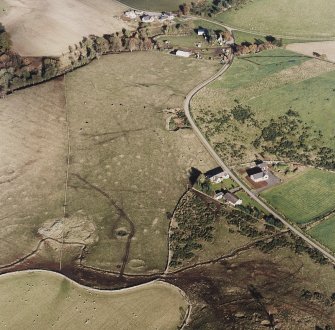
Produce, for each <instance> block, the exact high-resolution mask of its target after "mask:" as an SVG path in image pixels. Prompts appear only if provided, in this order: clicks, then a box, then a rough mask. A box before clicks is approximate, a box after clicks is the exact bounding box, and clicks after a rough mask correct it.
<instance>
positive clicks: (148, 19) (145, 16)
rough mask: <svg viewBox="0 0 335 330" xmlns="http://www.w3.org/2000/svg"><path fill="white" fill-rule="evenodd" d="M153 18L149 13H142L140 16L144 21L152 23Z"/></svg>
mask: <svg viewBox="0 0 335 330" xmlns="http://www.w3.org/2000/svg"><path fill="white" fill-rule="evenodd" d="M154 20H155V18H154V17H153V16H150V15H144V16H142V17H141V21H142V22H144V23H152V22H153V21H154Z"/></svg>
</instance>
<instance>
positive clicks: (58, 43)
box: [0, 0, 129, 56]
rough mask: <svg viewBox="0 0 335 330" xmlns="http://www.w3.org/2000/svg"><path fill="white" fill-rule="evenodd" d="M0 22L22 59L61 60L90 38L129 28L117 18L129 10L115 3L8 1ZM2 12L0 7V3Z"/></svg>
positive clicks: (59, 0) (107, 1)
mask: <svg viewBox="0 0 335 330" xmlns="http://www.w3.org/2000/svg"><path fill="white" fill-rule="evenodd" d="M6 2H7V3H8V7H9V9H8V10H7V11H6V12H5V13H4V14H3V15H2V16H1V22H2V24H3V25H4V26H5V28H6V30H7V31H8V32H9V33H10V35H11V39H12V41H13V49H14V50H15V51H17V52H18V53H19V54H20V55H23V56H59V55H61V54H62V53H64V52H67V51H68V47H69V46H70V45H74V44H76V43H78V42H79V41H81V40H82V38H83V37H84V36H88V35H90V34H95V35H103V34H105V33H112V32H116V31H121V30H122V28H129V26H128V25H127V24H126V23H125V22H124V21H122V20H121V19H120V18H118V16H119V15H121V14H122V12H123V11H124V10H125V9H126V6H123V5H122V4H120V3H119V2H116V1H113V0H101V1H98V2H97V1H94V0H58V1H52V0H23V1H19V0H6ZM0 8H1V3H0Z"/></svg>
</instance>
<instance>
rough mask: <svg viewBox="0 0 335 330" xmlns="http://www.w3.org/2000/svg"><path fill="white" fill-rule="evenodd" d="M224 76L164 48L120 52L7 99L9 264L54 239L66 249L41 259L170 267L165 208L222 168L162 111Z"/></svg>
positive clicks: (0, 197)
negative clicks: (199, 177) (193, 172)
mask: <svg viewBox="0 0 335 330" xmlns="http://www.w3.org/2000/svg"><path fill="white" fill-rule="evenodd" d="M120 63H123V65H122V66H120ZM138 63H141V65H138ZM217 69H218V67H217V64H215V63H213V62H206V61H204V62H201V63H200V62H198V61H195V60H192V59H181V58H176V57H173V56H170V55H166V54H162V53H158V52H139V53H132V54H130V53H129V54H128V53H127V54H119V55H110V56H104V57H102V58H101V59H100V60H96V61H94V62H92V63H91V64H90V65H88V66H85V67H83V68H80V69H78V70H76V71H74V72H72V73H70V74H68V75H66V77H65V78H64V80H63V79H61V78H59V79H56V80H52V81H50V82H46V83H44V84H41V85H38V86H34V87H30V88H27V89H24V90H20V91H17V92H15V93H14V94H12V95H9V96H7V97H6V98H5V99H3V100H2V101H1V104H0V121H1V124H2V129H1V132H0V137H1V141H2V143H1V146H0V150H1V154H2V155H3V156H2V157H1V160H0V180H1V181H0V182H1V185H2V188H3V189H1V191H0V205H1V210H0V218H1V224H2V226H1V230H0V237H1V241H0V247H1V251H2V253H1V257H0V265H1V266H3V265H5V264H8V263H11V262H13V261H15V260H17V259H19V258H22V257H23V256H25V255H27V254H28V253H30V252H31V251H33V250H34V249H35V248H36V247H37V244H38V243H39V242H40V240H41V239H42V238H44V239H45V238H48V237H51V238H53V239H58V241H60V242H61V241H62V239H63V238H64V243H65V244H63V246H62V244H60V243H57V242H54V241H53V242H52V244H51V241H50V240H49V241H48V242H45V244H42V245H41V247H40V251H39V253H38V255H36V258H37V259H38V261H40V262H42V261H47V262H53V263H58V262H59V261H60V260H62V262H63V265H64V264H65V263H66V262H71V261H72V260H73V259H74V258H77V257H78V254H79V252H80V247H82V246H83V245H86V246H87V249H86V250H85V251H87V253H86V254H85V256H84V257H85V258H84V259H83V260H82V262H83V263H84V264H87V265H89V266H94V267H98V268H102V269H106V270H111V271H115V272H119V271H120V270H121V267H126V269H125V271H126V272H130V273H142V272H143V273H148V272H160V271H162V270H164V267H165V264H166V258H167V253H168V251H167V231H168V225H169V220H168V217H167V212H172V211H173V209H174V207H175V205H176V204H177V202H178V199H179V197H180V195H181V194H182V193H183V192H184V191H185V189H186V184H187V182H188V171H189V170H190V169H191V167H192V166H193V167H196V168H199V169H200V170H202V171H205V170H206V169H208V168H211V167H214V166H215V163H214V162H213V160H212V159H211V157H210V156H209V155H208V154H207V152H206V151H205V150H204V149H203V147H202V145H201V143H200V142H198V140H197V139H196V138H195V136H194V134H193V132H192V131H191V130H189V129H183V130H179V131H176V132H170V131H167V130H166V127H165V124H166V122H165V118H164V113H163V110H165V109H167V108H177V107H179V108H180V107H182V102H183V98H184V95H185V94H186V93H187V92H188V91H189V90H190V89H192V87H193V86H194V85H196V84H197V82H198V81H199V82H200V81H202V80H204V79H206V78H207V77H208V76H210V75H211V74H213V73H214V72H215V71H216V70H217ZM67 121H68V123H69V133H70V149H71V150H70V167H69V181H68V189H67V190H66V193H67V203H66V205H65V214H64V213H63V208H64V197H65V182H66V172H67V148H68V140H67ZM64 215H65V216H66V220H64ZM132 226H133V227H134V228H132ZM129 235H130V236H129ZM74 242H77V243H80V244H76V245H72V247H70V245H69V244H70V243H74ZM67 243H68V245H67ZM129 243H130V248H129ZM61 246H62V247H61ZM60 247H61V248H60ZM60 251H62V253H61V252H60ZM127 252H129V256H128V257H127V256H126V254H127ZM41 258H43V259H41ZM124 258H126V259H127V261H128V262H127V263H123V260H124ZM34 260H36V259H34Z"/></svg>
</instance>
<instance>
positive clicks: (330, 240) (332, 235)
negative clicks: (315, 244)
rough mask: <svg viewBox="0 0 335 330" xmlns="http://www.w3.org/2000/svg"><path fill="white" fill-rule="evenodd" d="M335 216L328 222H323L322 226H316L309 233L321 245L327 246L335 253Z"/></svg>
mask: <svg viewBox="0 0 335 330" xmlns="http://www.w3.org/2000/svg"><path fill="white" fill-rule="evenodd" d="M334 228H335V216H334V215H333V216H331V217H330V218H329V219H327V220H323V221H322V222H321V223H320V224H318V225H316V226H315V227H313V228H312V229H310V230H309V231H308V234H310V235H311V236H312V237H313V238H315V239H316V240H318V241H319V242H320V243H322V244H324V245H325V246H327V247H328V248H329V249H331V250H332V251H334V252H335V230H334Z"/></svg>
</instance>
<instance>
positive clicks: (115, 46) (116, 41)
mask: <svg viewBox="0 0 335 330" xmlns="http://www.w3.org/2000/svg"><path fill="white" fill-rule="evenodd" d="M111 44H112V51H113V52H120V51H121V50H122V40H121V38H120V36H119V34H118V33H115V34H114V35H113V36H112V40H111Z"/></svg>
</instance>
